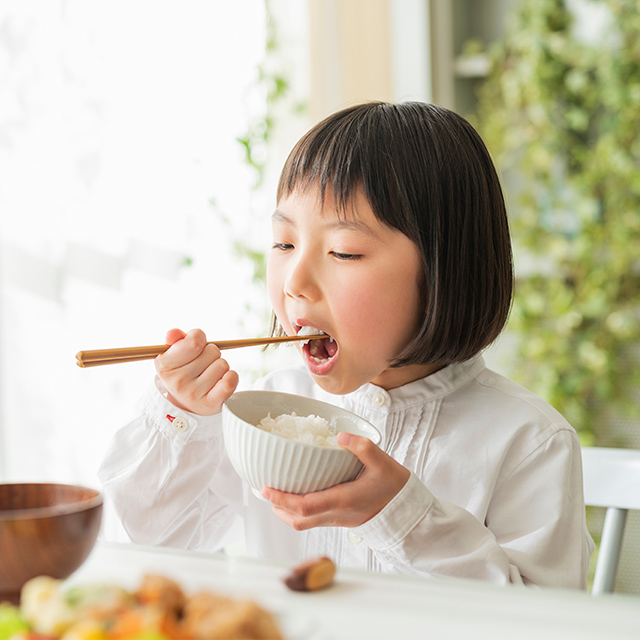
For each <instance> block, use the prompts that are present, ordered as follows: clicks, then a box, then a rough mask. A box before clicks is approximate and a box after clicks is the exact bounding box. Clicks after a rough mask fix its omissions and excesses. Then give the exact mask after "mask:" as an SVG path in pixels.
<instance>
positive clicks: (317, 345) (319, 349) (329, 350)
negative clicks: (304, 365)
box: [309, 338, 338, 360]
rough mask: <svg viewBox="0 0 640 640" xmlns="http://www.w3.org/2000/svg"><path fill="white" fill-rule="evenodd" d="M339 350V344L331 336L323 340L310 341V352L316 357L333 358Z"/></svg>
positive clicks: (322, 358)
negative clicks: (330, 338)
mask: <svg viewBox="0 0 640 640" xmlns="http://www.w3.org/2000/svg"><path fill="white" fill-rule="evenodd" d="M337 350H338V345H337V344H336V343H335V342H334V341H333V340H329V338H323V339H322V340H311V342H309V353H310V354H311V355H312V356H314V357H315V358H320V359H321V360H326V359H328V358H333V356H335V355H336V351H337Z"/></svg>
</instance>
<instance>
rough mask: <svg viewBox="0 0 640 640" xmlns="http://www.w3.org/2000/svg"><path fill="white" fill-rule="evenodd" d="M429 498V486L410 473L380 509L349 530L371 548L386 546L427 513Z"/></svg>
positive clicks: (401, 538) (396, 540)
mask: <svg viewBox="0 0 640 640" xmlns="http://www.w3.org/2000/svg"><path fill="white" fill-rule="evenodd" d="M433 500H434V498H433V494H432V493H431V492H430V491H429V489H427V487H425V486H424V484H423V483H422V482H421V481H420V479H419V478H418V476H416V475H415V474H414V473H411V475H410V476H409V480H407V483H406V484H405V485H404V487H402V489H401V490H400V491H399V492H398V493H397V494H396V495H395V496H394V498H393V499H392V500H391V502H389V504H387V506H386V507H384V509H382V511H380V513H378V514H376V515H375V516H373V518H371V519H370V520H367V522H365V523H364V524H362V525H360V526H359V527H354V528H353V529H352V531H353V533H355V534H356V535H358V536H360V537H361V538H363V539H364V540H365V541H366V543H367V545H368V546H369V548H371V549H375V550H379V551H383V550H384V549H389V548H391V547H394V546H395V545H396V544H398V543H399V542H402V540H404V538H406V537H407V536H408V535H409V533H411V531H412V530H413V528H414V527H415V526H416V525H417V524H418V523H419V522H420V521H421V520H422V519H423V518H424V517H425V516H426V515H427V513H428V511H429V509H430V508H431V505H432V504H433Z"/></svg>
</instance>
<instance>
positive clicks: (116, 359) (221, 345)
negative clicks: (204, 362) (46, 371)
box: [76, 334, 329, 368]
mask: <svg viewBox="0 0 640 640" xmlns="http://www.w3.org/2000/svg"><path fill="white" fill-rule="evenodd" d="M328 337H329V336H328V335H326V334H322V335H319V336H308V335H304V336H278V337H270V338H245V339H242V340H219V341H218V340H217V341H215V342H209V343H208V344H215V345H216V346H217V347H218V349H220V350H223V349H239V348H240V347H255V346H260V345H267V344H277V343H279V342H296V341H299V340H320V339H322V338H328ZM168 348H169V345H168V344H159V345H152V346H149V347H123V348H119V349H94V350H92V351H78V353H76V364H77V365H78V366H79V367H83V368H85V367H99V366H101V365H104V364H120V363H123V362H138V361H140V360H152V359H153V358H155V357H157V356H159V355H160V354H162V353H164V352H165V351H166V350H167V349H168Z"/></svg>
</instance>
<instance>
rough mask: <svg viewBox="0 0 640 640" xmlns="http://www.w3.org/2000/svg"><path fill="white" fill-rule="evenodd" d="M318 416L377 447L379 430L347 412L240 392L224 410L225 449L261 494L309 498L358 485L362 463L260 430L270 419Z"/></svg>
mask: <svg viewBox="0 0 640 640" xmlns="http://www.w3.org/2000/svg"><path fill="white" fill-rule="evenodd" d="M292 413H295V414H296V415H297V416H309V415H315V416H319V417H321V418H324V419H325V420H327V421H329V422H331V420H332V419H334V418H335V419H336V423H335V424H336V428H337V430H336V433H339V432H340V431H346V432H348V433H353V434H356V435H359V436H365V437H367V438H369V439H370V440H372V441H373V442H374V443H376V444H378V443H379V442H380V433H379V431H378V430H377V429H376V428H375V427H374V426H373V425H372V424H370V423H369V422H367V421H366V420H363V419H362V418H360V417H358V416H356V415H355V414H353V413H350V412H349V411H346V410H344V409H341V408H339V407H335V406H333V405H331V404H328V403H326V402H319V401H318V400H311V399H310V398H305V397H302V396H296V395H292V394H289V393H279V392H275V391H240V392H238V393H235V394H234V395H233V396H231V398H229V399H228V400H227V402H226V403H225V404H224V405H223V408H222V424H223V430H224V439H225V446H226V448H227V453H228V455H229V458H230V460H231V463H232V464H233V466H234V468H235V470H236V471H237V472H238V474H239V475H240V477H241V478H242V479H243V480H244V481H245V482H247V483H248V484H249V486H251V487H252V489H253V490H254V493H256V494H257V495H259V494H260V491H261V490H262V489H263V488H264V487H271V488H273V489H279V490H280V491H287V492H288V493H298V494H304V493H310V492H312V491H320V490H322V489H328V488H329V487H332V486H334V485H336V484H340V483H342V482H348V481H350V480H354V479H355V478H356V476H357V475H358V474H359V473H360V471H361V469H362V463H361V462H360V461H359V460H358V458H356V456H354V455H353V454H352V453H351V452H350V451H347V450H346V449H334V448H329V447H320V446H316V445H312V444H306V443H303V442H299V441H297V440H291V439H289V438H284V437H282V436H279V435H275V434H273V433H269V432H268V431H264V430H263V429H260V428H258V427H256V426H255V425H257V424H258V423H259V422H260V420H262V419H263V418H265V417H266V416H267V415H268V414H271V417H272V418H275V417H277V416H279V415H282V414H292Z"/></svg>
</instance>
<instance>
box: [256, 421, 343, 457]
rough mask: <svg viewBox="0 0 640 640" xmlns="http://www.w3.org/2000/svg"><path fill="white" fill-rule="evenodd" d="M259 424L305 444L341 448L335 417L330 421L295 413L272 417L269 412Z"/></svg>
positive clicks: (260, 426)
mask: <svg viewBox="0 0 640 640" xmlns="http://www.w3.org/2000/svg"><path fill="white" fill-rule="evenodd" d="M257 426H258V427H259V428H260V429H263V430H264V431H268V432H269V433H273V434H275V435H277V436H282V437H283V438H289V439H290V440H298V441H299V442H304V443H305V444H314V445H316V446H318V447H330V448H333V449H339V448H340V445H339V444H338V441H337V438H336V433H335V419H334V420H332V421H331V422H328V421H327V420H325V419H324V418H321V417H320V416H314V415H311V416H298V415H296V414H295V413H283V414H282V415H279V416H276V417H275V418H272V417H271V414H269V415H267V417H266V418H262V420H260V423H259V424H258V425H257Z"/></svg>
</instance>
